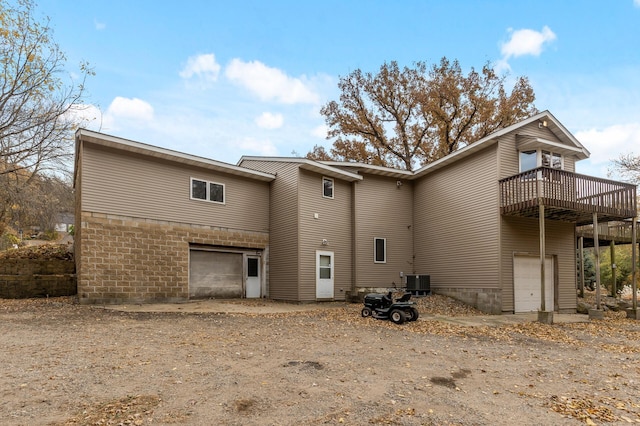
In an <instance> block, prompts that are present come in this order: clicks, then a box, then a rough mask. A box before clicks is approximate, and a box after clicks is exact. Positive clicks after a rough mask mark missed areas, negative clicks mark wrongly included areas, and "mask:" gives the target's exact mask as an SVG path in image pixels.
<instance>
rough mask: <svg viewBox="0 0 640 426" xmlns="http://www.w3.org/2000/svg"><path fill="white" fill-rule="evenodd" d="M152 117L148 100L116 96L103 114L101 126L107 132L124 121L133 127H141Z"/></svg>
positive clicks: (152, 112) (150, 120)
mask: <svg viewBox="0 0 640 426" xmlns="http://www.w3.org/2000/svg"><path fill="white" fill-rule="evenodd" d="M153 118H154V111H153V107H152V106H151V104H149V103H148V102H145V101H143V100H142V99H138V98H131V99H129V98H123V97H121V96H117V97H116V98H115V99H114V100H113V101H112V102H111V105H109V108H107V111H106V112H105V114H104V118H103V128H104V129H105V131H107V132H109V131H113V130H115V129H118V128H119V127H121V126H122V125H123V124H124V123H125V122H126V123H127V124H129V125H133V126H134V127H141V126H144V125H147V124H149V122H152V121H153Z"/></svg>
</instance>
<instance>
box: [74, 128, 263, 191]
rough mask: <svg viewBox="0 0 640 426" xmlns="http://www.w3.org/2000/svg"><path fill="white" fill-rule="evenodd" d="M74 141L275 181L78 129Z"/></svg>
mask: <svg viewBox="0 0 640 426" xmlns="http://www.w3.org/2000/svg"><path fill="white" fill-rule="evenodd" d="M76 140H77V141H86V142H90V143H94V144H98V145H100V146H105V147H109V148H114V149H119V150H122V151H127V152H133V153H138V154H141V155H146V156H148V157H152V158H158V159H163V160H167V161H172V162H176V163H181V164H187V165H190V166H196V167H203V168H206V169H212V170H216V171H220V172H224V173H228V174H231V175H235V176H242V177H246V178H249V179H255V180H259V181H263V182H271V181H273V180H274V179H275V176H274V175H271V174H269V173H264V172H259V171H255V170H250V169H245V168H243V167H239V166H234V165H233V164H228V163H223V162H221V161H217V160H211V159H209V158H205V157H199V156H196V155H191V154H185V153H182V152H179V151H174V150H171V149H167V148H161V147H157V146H154V145H149V144H145V143H142V142H136V141H132V140H129V139H124V138H119V137H117V136H111V135H107V134H104V133H99V132H94V131H92V130H87V129H78V130H77V131H76Z"/></svg>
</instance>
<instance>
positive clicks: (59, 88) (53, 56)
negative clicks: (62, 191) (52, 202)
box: [0, 0, 93, 234]
mask: <svg viewBox="0 0 640 426" xmlns="http://www.w3.org/2000/svg"><path fill="white" fill-rule="evenodd" d="M34 9H35V6H34V3H33V2H32V1H31V0H16V1H13V2H7V1H5V0H0V234H2V231H3V229H4V227H5V226H6V223H7V220H8V219H9V217H10V216H11V214H10V213H11V209H12V208H14V207H15V206H16V203H18V202H31V200H32V198H29V197H27V194H26V193H25V192H28V189H29V185H30V184H31V183H32V181H33V179H34V178H35V177H36V176H40V175H43V174H47V173H49V174H51V173H57V174H61V173H62V172H64V171H65V170H67V169H68V168H69V161H68V160H69V159H70V158H71V157H72V155H73V154H72V146H73V132H74V131H75V129H76V128H77V126H78V117H79V114H77V112H78V111H77V110H78V108H79V106H80V105H81V100H82V98H83V95H84V82H85V79H86V78H87V76H89V75H92V74H93V72H92V71H91V70H90V69H89V68H88V67H87V65H86V64H81V65H80V73H81V77H80V79H79V80H76V81H73V80H71V78H70V80H69V81H68V82H65V81H63V79H62V74H63V71H64V66H65V63H66V58H65V55H64V53H63V52H62V51H61V50H60V48H59V47H58V45H57V44H56V43H55V42H54V41H53V39H52V30H51V28H50V27H49V20H48V19H44V20H43V21H39V20H38V19H37V18H36V17H35V16H34Z"/></svg>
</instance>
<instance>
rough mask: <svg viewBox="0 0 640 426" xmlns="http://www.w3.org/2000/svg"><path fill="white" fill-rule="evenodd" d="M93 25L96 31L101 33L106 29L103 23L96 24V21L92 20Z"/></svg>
mask: <svg viewBox="0 0 640 426" xmlns="http://www.w3.org/2000/svg"><path fill="white" fill-rule="evenodd" d="M93 25H94V26H95V28H96V30H98V31H102V30H104V29H106V28H107V24H105V23H104V22H98V21H97V20H96V19H94V20H93Z"/></svg>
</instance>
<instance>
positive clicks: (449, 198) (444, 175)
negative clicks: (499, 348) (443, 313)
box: [414, 144, 500, 289]
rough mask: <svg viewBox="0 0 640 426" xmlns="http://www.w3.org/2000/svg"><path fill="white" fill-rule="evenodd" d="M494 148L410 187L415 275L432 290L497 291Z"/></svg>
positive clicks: (495, 164)
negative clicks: (426, 277) (427, 279)
mask: <svg viewBox="0 0 640 426" xmlns="http://www.w3.org/2000/svg"><path fill="white" fill-rule="evenodd" d="M496 146H497V145H495V144H494V145H492V146H490V147H487V148H486V149H483V150H481V151H479V152H478V153H476V154H475V155H473V156H471V157H468V158H465V159H463V160H461V161H458V162H455V163H453V164H451V165H450V166H448V167H445V168H443V169H440V170H438V171H436V172H434V173H430V174H427V175H426V176H424V177H422V178H421V179H420V180H418V181H417V182H415V184H414V185H415V197H414V200H415V206H414V209H415V210H414V228H415V234H414V238H415V247H416V259H415V272H416V273H418V274H429V275H431V286H432V288H435V289H437V288H468V289H476V288H477V289H483V288H493V289H496V288H499V287H500V284H499V268H498V266H499V248H498V243H499V234H498V232H499V219H500V211H499V201H498V196H499V193H498V176H497V156H496V154H497V148H496Z"/></svg>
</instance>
